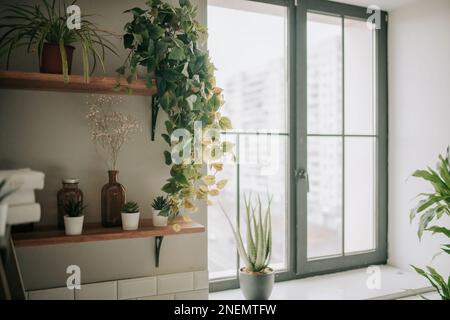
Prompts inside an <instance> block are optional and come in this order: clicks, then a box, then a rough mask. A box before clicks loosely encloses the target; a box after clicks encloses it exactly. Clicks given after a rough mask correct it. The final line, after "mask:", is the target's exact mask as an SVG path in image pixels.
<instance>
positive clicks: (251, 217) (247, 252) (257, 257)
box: [221, 195, 272, 273]
mask: <svg viewBox="0 0 450 320" xmlns="http://www.w3.org/2000/svg"><path fill="white" fill-rule="evenodd" d="M244 202H245V218H246V221H245V222H246V240H247V241H246V242H247V246H246V247H245V246H244V241H243V240H242V235H241V233H240V230H239V229H238V228H235V227H234V226H233V223H232V222H231V219H230V218H229V217H228V215H227V214H226V212H225V210H224V209H223V208H221V209H222V211H223V213H224V214H225V217H226V218H227V220H228V222H229V223H230V226H231V229H232V230H233V235H234V239H235V241H236V247H237V250H238V252H239V256H240V257H241V259H242V261H243V262H244V264H245V269H246V271H247V272H249V273H253V272H257V273H264V272H265V271H266V268H267V267H268V265H269V262H270V257H271V254H272V226H271V224H272V222H271V217H270V216H271V214H270V206H271V203H272V197H269V199H268V204H267V208H266V210H265V215H264V219H263V214H262V210H263V209H262V204H261V199H260V198H259V197H258V201H257V203H256V205H252V200H251V196H249V197H248V198H247V196H245V195H244Z"/></svg>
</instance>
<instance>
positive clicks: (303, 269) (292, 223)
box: [210, 0, 388, 292]
mask: <svg viewBox="0 0 450 320" xmlns="http://www.w3.org/2000/svg"><path fill="white" fill-rule="evenodd" d="M247 1H255V2H262V3H268V4H274V5H280V6H285V7H286V8H287V19H288V22H287V29H288V30H287V32H288V36H287V38H288V53H287V55H288V70H287V72H288V77H289V81H290V83H289V86H288V88H289V92H288V104H289V105H288V116H289V118H288V122H287V124H288V137H289V144H288V145H289V148H288V170H287V172H288V173H289V174H288V176H287V179H288V181H287V182H286V183H287V190H289V194H288V204H287V207H288V212H287V216H286V230H287V233H288V235H287V238H286V244H287V247H288V248H287V250H288V251H287V262H286V266H287V270H283V271H280V272H277V273H276V274H275V281H277V282H278V281H286V280H292V279H299V278H305V277H309V276H314V275H319V274H325V273H331V272H339V271H345V270H350V269H356V268H361V267H365V266H369V265H373V264H386V262H387V212H388V211H387V210H388V199H387V196H388V189H387V188H388V176H387V169H388V168H387V166H388V155H387V150H388V112H387V111H388V109H387V108H388V100H387V95H388V87H387V85H388V79H387V13H386V12H385V11H381V28H380V29H378V30H376V50H377V51H376V59H377V64H376V66H377V69H376V70H375V72H376V86H377V90H376V94H377V96H376V102H377V103H376V107H377V127H376V132H377V135H378V139H377V144H376V146H377V148H376V150H377V156H378V158H377V159H376V160H377V163H376V164H377V175H378V177H377V178H378V179H377V182H378V183H377V196H378V199H377V201H376V206H377V209H378V212H377V219H376V224H377V229H376V249H375V250H373V251H371V252H364V253H355V254H350V255H346V256H345V255H343V256H338V257H330V258H323V259H314V260H310V261H308V258H307V251H306V250H307V238H308V237H307V188H308V186H307V181H306V180H305V179H297V177H296V172H298V170H301V169H303V170H305V171H306V172H307V169H308V168H307V139H306V138H307V69H306V68H304V66H306V65H307V13H308V12H313V13H318V14H326V15H332V16H338V17H348V18H357V19H358V18H359V19H367V18H368V17H369V16H370V15H371V13H367V8H364V7H359V6H354V5H349V4H343V3H337V2H332V1H328V0H247ZM302 66H303V67H302ZM342 90H344V87H343V88H342ZM238 181H239V177H238ZM238 217H239V215H238V216H237V218H238ZM238 272H239V271H238ZM235 288H239V279H238V278H237V277H235V278H229V279H217V280H211V281H210V291H211V292H216V291H222V290H227V289H235Z"/></svg>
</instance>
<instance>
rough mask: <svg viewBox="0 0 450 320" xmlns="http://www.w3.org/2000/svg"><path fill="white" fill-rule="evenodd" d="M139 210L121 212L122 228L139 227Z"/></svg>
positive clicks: (133, 228)
mask: <svg viewBox="0 0 450 320" xmlns="http://www.w3.org/2000/svg"><path fill="white" fill-rule="evenodd" d="M140 215H141V214H140V212H136V213H125V212H122V229H123V230H127V231H130V230H137V229H138V228H139V216H140Z"/></svg>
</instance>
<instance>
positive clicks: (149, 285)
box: [117, 277, 156, 300]
mask: <svg viewBox="0 0 450 320" xmlns="http://www.w3.org/2000/svg"><path fill="white" fill-rule="evenodd" d="M117 283H118V286H117V287H118V293H119V294H118V297H119V300H122V299H132V298H139V297H147V296H153V295H156V277H148V278H137V279H128V280H119V281H118V282H117Z"/></svg>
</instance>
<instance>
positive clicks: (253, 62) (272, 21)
mask: <svg viewBox="0 0 450 320" xmlns="http://www.w3.org/2000/svg"><path fill="white" fill-rule="evenodd" d="M208 3H209V6H208V33H209V38H208V49H209V51H210V53H211V56H212V61H213V63H214V65H215V66H216V68H217V71H216V80H217V85H218V86H219V87H222V88H224V96H225V107H224V109H223V114H224V115H226V116H229V117H230V118H231V119H232V120H233V127H234V130H236V131H242V130H246V131H257V130H258V131H268V130H269V131H275V132H286V128H287V127H286V122H287V120H286V119H287V88H288V81H287V57H288V56H287V54H288V51H287V27H286V26H287V9H286V8H285V7H282V6H276V5H271V4H265V3H258V2H253V1H247V0H232V1H223V0H209V1H208ZM231 22H232V23H231Z"/></svg>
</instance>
